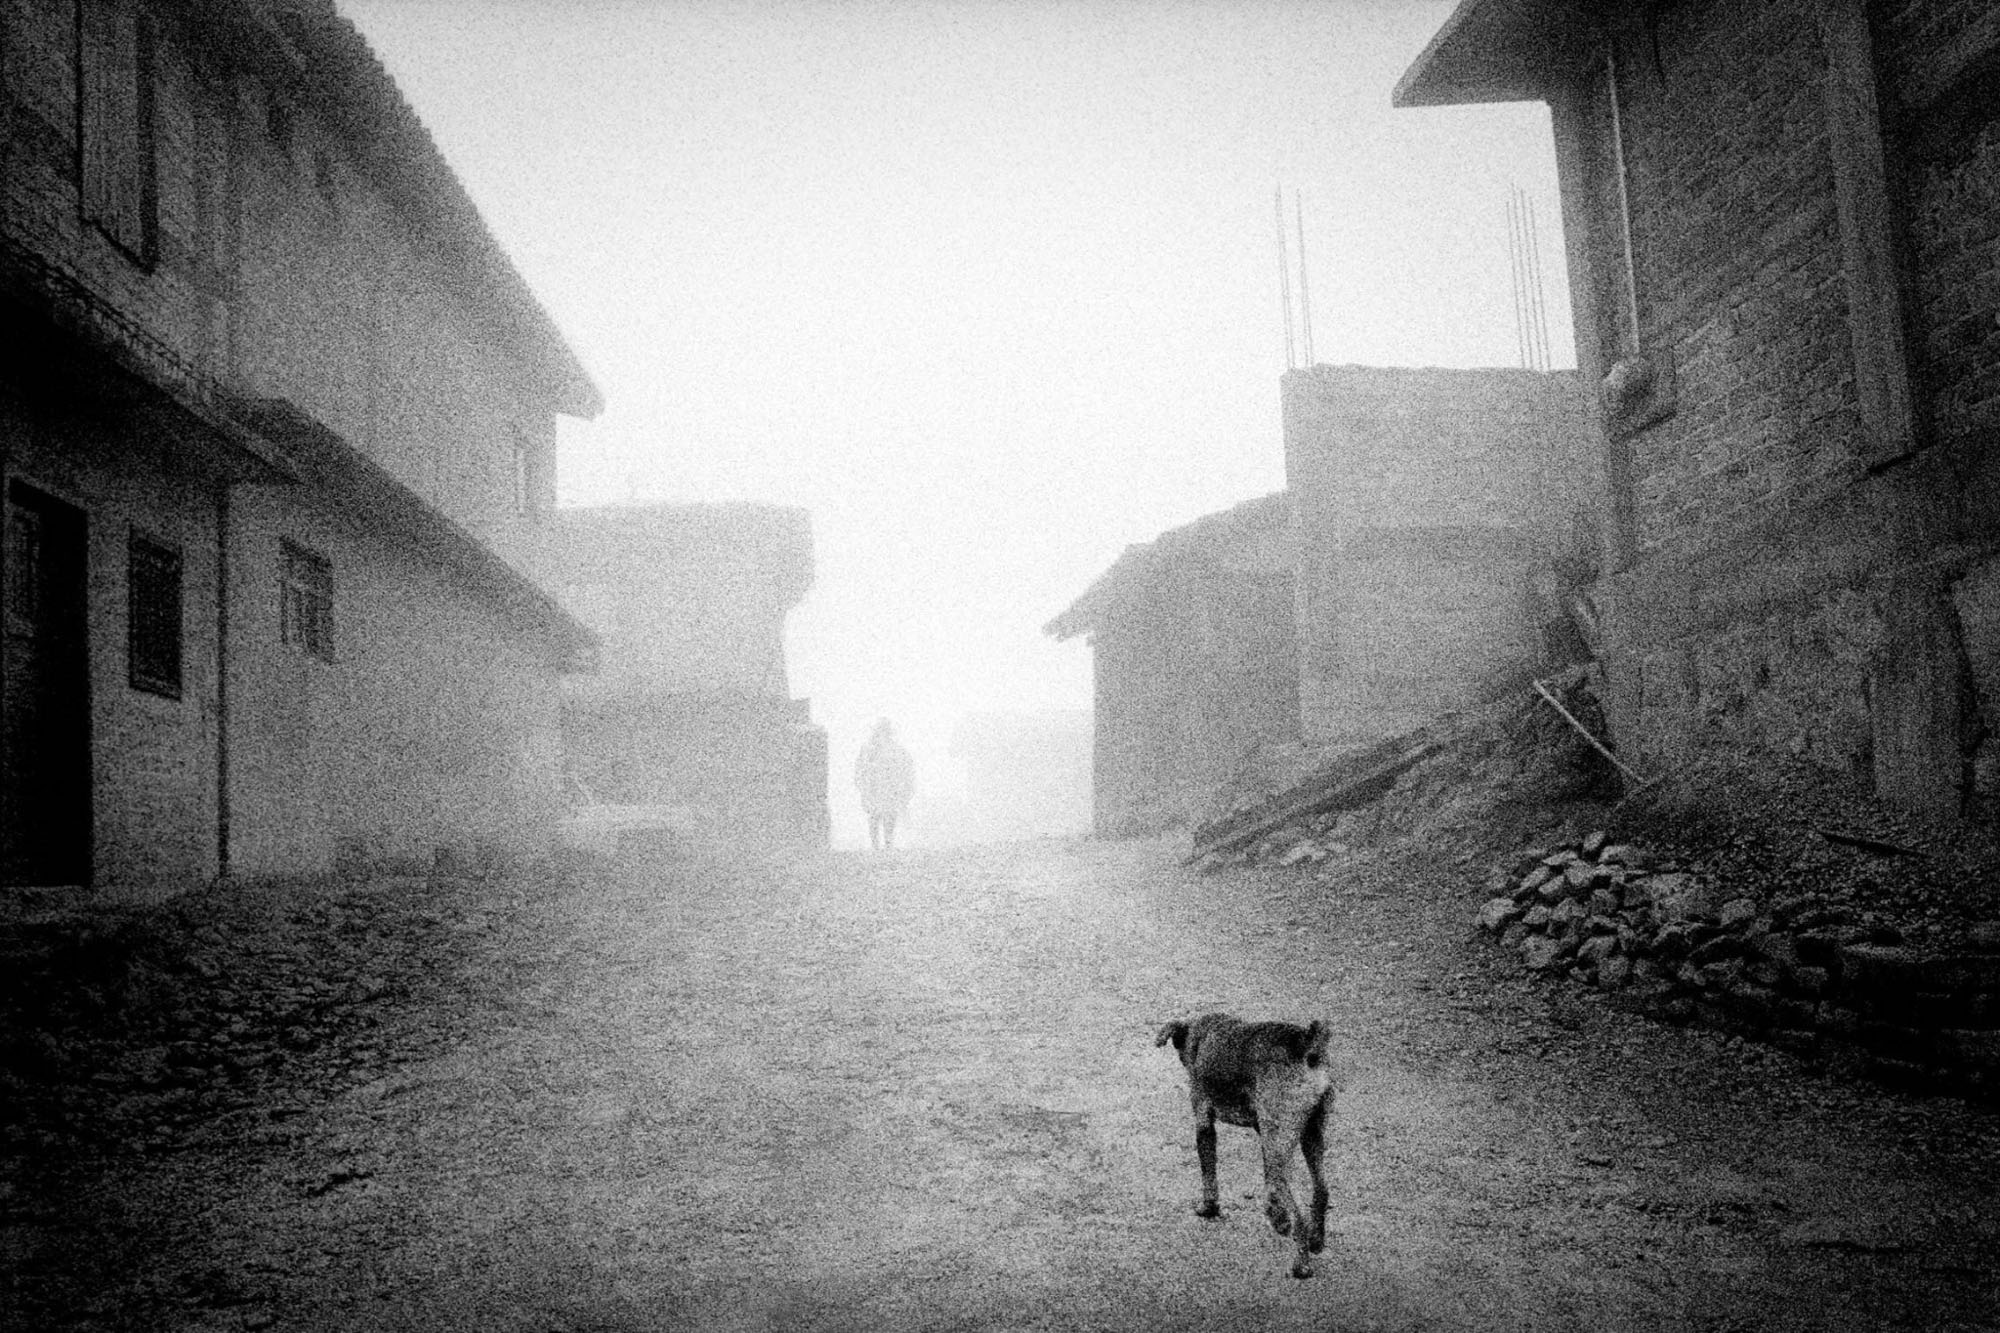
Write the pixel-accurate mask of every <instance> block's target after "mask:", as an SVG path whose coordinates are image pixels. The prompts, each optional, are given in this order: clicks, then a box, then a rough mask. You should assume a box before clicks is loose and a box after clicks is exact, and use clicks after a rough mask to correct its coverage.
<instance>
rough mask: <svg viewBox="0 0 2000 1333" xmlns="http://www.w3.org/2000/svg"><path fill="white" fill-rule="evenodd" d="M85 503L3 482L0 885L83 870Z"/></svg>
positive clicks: (55, 879)
mask: <svg viewBox="0 0 2000 1333" xmlns="http://www.w3.org/2000/svg"><path fill="white" fill-rule="evenodd" d="M85 541H86V534H85V528H84V518H83V511H82V510H80V509H78V508H76V507H75V506H74V505H67V504H64V503H63V502H62V501H60V500H58V499H56V498H55V497H54V496H52V495H46V494H44V493H42V492H41V491H38V490H36V489H35V488H34V487H32V486H27V485H24V484H22V483H21V482H18V481H16V482H12V483H10V484H9V485H8V487H7V522H6V542H5V544H4V546H3V547H0V589H4V592H0V601H3V602H4V610H0V617H4V621H5V625H4V633H0V639H4V644H3V645H0V883H6V884H17V885H24V884H35V885H57V884H85V883H88V882H89V878H90V679H89V673H88V670H87V668H88V666H89V652H88V649H87V647H86V638H85V635H86V632H87V628H88V621H87V618H86V616H85V607H84V596H85V594H84V587H85V552H86V545H85Z"/></svg>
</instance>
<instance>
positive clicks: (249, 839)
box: [0, 0, 598, 897]
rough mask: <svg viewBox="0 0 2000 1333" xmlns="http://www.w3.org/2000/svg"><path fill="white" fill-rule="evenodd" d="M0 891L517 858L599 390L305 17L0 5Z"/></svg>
mask: <svg viewBox="0 0 2000 1333" xmlns="http://www.w3.org/2000/svg"><path fill="white" fill-rule="evenodd" d="M0 97H4V101H5V112H6V129H7V141H6V156H5V159H4V167H0V192H4V196H3V197H4V211H0V321H4V325H5V327H6V330H7V333H8V335H9V336H8V342H9V344H10V345H11V346H15V347H19V348H22V349H25V351H24V354H23V355H21V356H19V357H17V358H11V359H10V361H9V364H8V365H7V367H6V368H5V370H4V371H0V473H4V476H0V485H4V489H5V506H6V511H5V524H6V526H5V541H4V544H0V587H4V595H5V624H6V638H5V644H4V656H0V764H4V773H5V787H4V791H0V843H4V846H0V878H4V881H5V882H6V883H7V884H10V885H39V886H88V887H90V888H92V889H94V890H96V891H99V892H101V893H104V894H108V895H116V896H123V897H153V896H160V895H163V894H168V893H171V892H174V891H176V890H178V889H182V888H186V887H189V886H191V885H194V884H199V883H201V882H204V881H206V880H209V879H212V878H214V877H215V876H217V875H218V874H225V873H233V874H244V875H267V874H268V875H277V874H296V873H309V872H314V871H320V870H326V869H331V868H333V867H335V866H336V865H341V864H350V865H365V864H381V863H408V862H417V861H423V862H428V861H429V860H430V859H431V858H432V856H433V855H435V854H436V853H437V852H438V851H439V850H440V849H443V850H446V851H452V852H460V853H471V852H482V853H484V852H497V853H506V852H509V851H521V850H526V849H528V848H530V847H533V846H536V845H539V844H540V843H541V842H542V841H543V840H545V839H546V838H547V837H548V836H549V835H550V834H552V832H553V829H554V824H555V820H556V817H557V813H558V809H559V788H558V770H559V758H558V755H559V735H558V720H557V708H558V703H557V700H558V694H557V679H558V677H559V675H560V674H561V673H562V672H563V671H564V670H566V669H568V668H570V667H572V666H574V665H577V664H578V663H579V662H580V660H581V658H582V657H583V656H584V655H586V654H587V652H588V650H589V649H590V646H591V640H590V636H589V635H588V633H587V632H586V631H585V630H583V629H582V627H581V626H579V625H578V624H577V623H576V622H575V621H574V620H573V619H571V618H570V617H569V616H568V615H566V614H565V613H564V612H563V611H562V610H561V608H560V607H559V606H558V605H557V604H556V603H555V602H554V600H553V599H552V598H550V597H549V596H548V595H546V594H545V593H543V592H542V591H541V590H540V589H539V588H538V587H537V586H536V585H535V584H534V583H533V582H532V581H531V580H530V579H529V578H528V577H527V576H526V574H525V573H524V571H527V570H530V569H532V568H533V566H534V561H535V559H536V550H537V548H538V544H539V540H540V538H539V535H538V534H539V531H540V526H541V524H542V523H543V522H544V515H545V514H546V512H547V511H548V510H549V509H550V508H551V507H552V504H551V502H552V499H553V493H554V458H553V448H554V429H555V418H556V416H557V415H558V414H559V413H569V414H579V415H587V414H590V413H592V412H594V411H595V410H596V409H597V406H598V399H597V394H596V391H595V389H594V388H593V387H592V386H591V384H590V383H589V381H588V379H587V377H586V376H585V375H584V374H583V372H582V370H581V369H580V367H579V366H578V365H577V362H576V360H575V358H574V356H573V355H572V354H571V353H570V351H569V349H568V348H567V347H566V346H565V345H564V343H563V341H562V339H561V338H560V336H559V335H558V334H557V333H556V331H555V329H554V327H553V325H552V324H551V323H550V321H549V320H548V318H547V317H546V315H544V314H543V313H542V312H541V311H540V309H539V308H538V307H537V306H536V304H535V302H534V300H533V298H532V297H531V296H530V295H529V293H528V292H527V290H526V288H525V286H524V285H523V284H522V282H521V280H520V279H519V277H518V276H517V275H516V274H515V273H514V271H513V269H512V268H511V266H510V265H509V264H508V262H507V260H506V258H505V257H504V255H502V254H501V252H500V251H499V249H498V247H497V246H496V245H495V244H494V242H493V241H492V239H491V237H490V236H489V235H488V233H487V232H486V230H485V228H484V227H483V225H482V224H481V223H480V221H479V219H478V216H477V214H476V213H475V211H474V210H473V208H472V205H471V204H470V202H469V201H468V200H467V199H466V197H465V194H464V191H463V189H462V188H461V187H460V186H459V185H458V183H457V181H456V180H455V179H454V178H453V176H452V175H451V172H450V171H449V169H448V168H447V167H446V166H445V164H444V163H443V161H442V159H441V158H440V156H439V155H438V152H437V150H436V148H435V146H434V145H433V144H432V143H431V141H430V139H429V137H428V136H427V134H426V133H425V132H424V131H423V129H422V127H421V126H420V125H419V124H418V122H417V120H416V118H415V116H414V114H413V113H412V112H411V111H410V109H409V107H408V106H407V104H405V103H404V102H403V100H402V98H401V96H400V94H398V92H397V91H396V89H395V86H394V84H393V82H392V81H391V80H390V79H389V77H388V75H387V74H386V73H385V72H384V71H383V69H382V68H381V66H380V64H379V63H377V62H376V60H375V58H374V56H373V55H372V54H371V53H370V52H369V50H368V48H367V46H366V44H365V42H364V41H363V40H362V39H361V37H360V36H359V34H357V33H356V32H355V31H354V29H353V28H352V27H351V26H350V25H348V24H347V23H346V22H344V21H343V20H341V19H340V18H339V17H338V16H337V15H336V14H335V12H334V10H333V8H332V6H331V4H330V3H324V2H315V0H291V2H289V3H273V4H265V3H257V2H256V0H224V2H222V3H215V4H208V5H201V6H192V5H181V4H169V3H164V0H162V2H161V3H152V2H150V0H20V3H15V4H11V5H9V6H7V7H6V8H5V9H4V11H0Z"/></svg>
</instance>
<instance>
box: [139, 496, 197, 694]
mask: <svg viewBox="0 0 2000 1333" xmlns="http://www.w3.org/2000/svg"><path fill="white" fill-rule="evenodd" d="M186 667H187V563H186V559H185V557H184V556H183V555H182V552H181V547H180V545H179V543H177V542H170V541H168V540H166V539H165V538H164V537H159V536H156V535H154V534H153V533H150V532H147V531H145V530H144V529H143V528H140V527H137V526H136V525H135V526H134V527H133V528H132V529H131V530H130V531H129V532H128V533H127V535H126V540H125V679H126V682H127V683H128V684H129V685H130V686H131V687H132V688H133V689H135V690H141V691H143V692H145V693H147V694H157V695H159V696H160V697H162V698H165V699H179V698H180V697H181V694H182V690H183V688H184V681H185V679H186Z"/></svg>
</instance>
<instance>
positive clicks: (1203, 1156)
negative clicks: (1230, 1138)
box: [1194, 1096, 1222, 1217]
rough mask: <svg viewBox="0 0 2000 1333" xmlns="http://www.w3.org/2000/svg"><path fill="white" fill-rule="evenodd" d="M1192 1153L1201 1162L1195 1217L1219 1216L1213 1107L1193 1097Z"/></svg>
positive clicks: (1205, 1101)
mask: <svg viewBox="0 0 2000 1333" xmlns="http://www.w3.org/2000/svg"><path fill="white" fill-rule="evenodd" d="M1194 1155H1195V1157H1196V1159H1197V1160H1199V1161H1200V1163H1201V1202H1200V1203H1198V1204H1196V1205H1195V1206H1194V1213H1195V1216H1196V1217H1219V1216H1221V1215H1222V1204H1221V1203H1220V1202H1219V1200H1218V1196H1217V1193H1216V1188H1215V1108H1214V1107H1213V1106H1211V1105H1209V1102H1208V1099H1207V1098H1205V1097H1201V1096H1197V1097H1195V1098H1194Z"/></svg>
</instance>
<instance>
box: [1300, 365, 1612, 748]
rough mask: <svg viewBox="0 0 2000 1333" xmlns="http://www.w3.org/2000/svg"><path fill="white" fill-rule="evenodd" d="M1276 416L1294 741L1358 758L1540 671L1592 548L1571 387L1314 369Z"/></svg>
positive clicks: (1590, 481)
mask: <svg viewBox="0 0 2000 1333" xmlns="http://www.w3.org/2000/svg"><path fill="white" fill-rule="evenodd" d="M1284 403H1285V471H1286V480H1287V483H1288V486H1289V488H1290V492H1291V494H1292V497H1293V505H1294V512H1295V515H1296V518H1295V523H1296V533H1297V542H1298V553H1297V563H1298V588H1297V609H1296V618H1297V624H1298V641H1299V692H1300V715H1301V725H1302V729H1303V732H1304V737H1305V739H1306V740H1307V741H1308V742H1309V743H1310V744H1313V745H1316V746H1347V745H1359V744H1367V743H1369V742H1372V741H1375V740H1379V739H1381V738H1383V737H1386V736H1390V735H1394V734H1396V733H1398V732H1401V731H1406V730H1409V729H1410V728H1412V727H1415V726H1418V725H1421V724H1422V723H1423V722H1425V721H1426V720H1428V719H1430V718H1431V717H1434V716H1436V715H1437V714H1438V713H1439V712H1442V711H1445V710H1447V709H1451V708H1457V707H1462V706H1465V705H1467V704H1470V703H1472V702H1474V701H1475V700H1477V699H1479V698H1481V697H1483V696H1484V695H1485V694H1486V693H1489V692H1490V691H1491V689H1492V688H1493V687H1494V686H1495V685H1496V684H1497V683H1498V682H1500V681H1502V680H1504V679H1507V678H1510V677H1511V676H1515V675H1520V674H1525V673H1526V672H1528V671H1529V670H1531V669H1532V668H1533V667H1534V666H1535V665H1536V664H1537V663H1539V662H1541V661H1542V659H1543V656H1544V649H1545V635H1544V630H1545V627H1546V625H1547V623H1548V622H1549V621H1550V620H1551V619H1553V618H1557V617H1560V615H1561V614H1562V612H1561V607H1560V605H1559V604H1558V603H1559V601H1560V596H1559V594H1560V593H1561V591H1562V590H1563V588H1564V587H1565V586H1567V585H1573V584H1575V583H1577V582H1579V581H1580V580H1581V579H1582V578H1583V577H1584V576H1585V575H1586V574H1587V571H1588V564H1589V552H1590V551H1591V549H1592V546H1593V541H1592V539H1591V537H1590V535H1589V531H1588V528H1587V525H1586V524H1585V523H1584V521H1583V514H1584V513H1585V512H1586V510H1587V508H1588V507H1589V506H1590V504H1591V499H1592V495H1593V492H1594V490H1595V488H1596V486H1597V482H1596V477H1595V468H1594V462H1593V455H1594V452H1595V451H1594V448H1593V439H1592V434H1591V431H1590V428H1589V421H1588V416H1587V411H1586V403H1585V399H1584V398H1583V396H1582V393H1581V391H1580V389H1579V387H1578V386H1577V383H1576V379H1575V376H1574V375H1571V374H1568V373H1557V374H1542V373H1537V372H1533V371H1525V370H1447V369H1435V368H1426V369H1403V368H1383V367H1363V366H1315V367H1312V368H1311V369H1309V370H1301V371H1295V372H1292V373H1291V374H1288V375H1287V376H1286V377H1285V380H1284Z"/></svg>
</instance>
